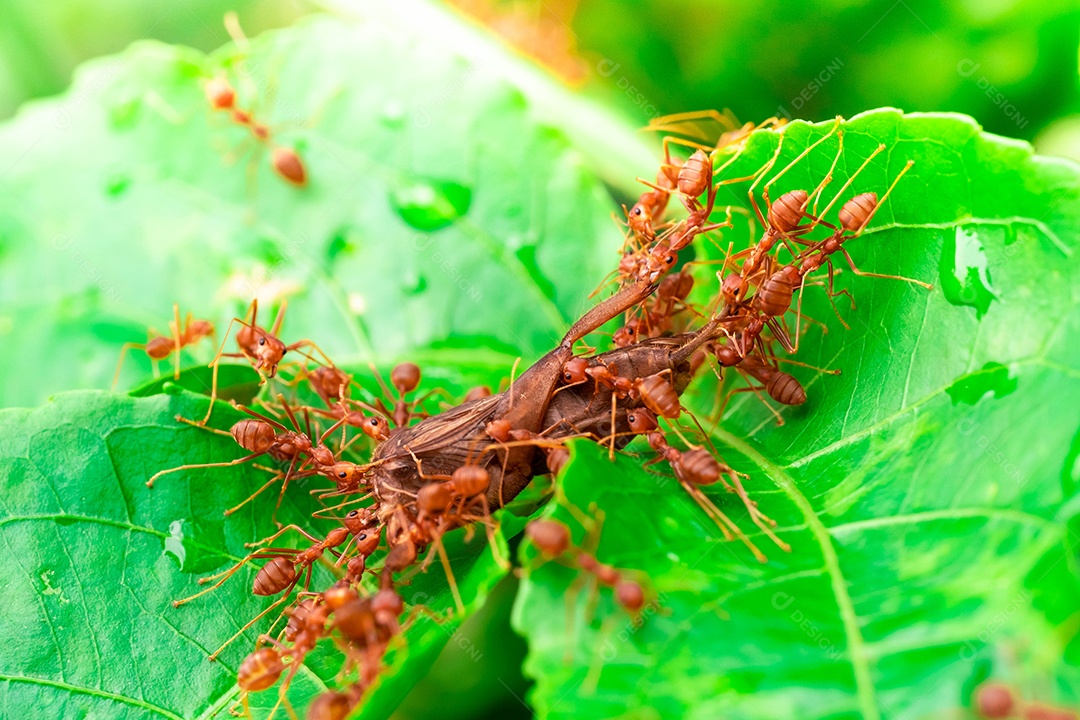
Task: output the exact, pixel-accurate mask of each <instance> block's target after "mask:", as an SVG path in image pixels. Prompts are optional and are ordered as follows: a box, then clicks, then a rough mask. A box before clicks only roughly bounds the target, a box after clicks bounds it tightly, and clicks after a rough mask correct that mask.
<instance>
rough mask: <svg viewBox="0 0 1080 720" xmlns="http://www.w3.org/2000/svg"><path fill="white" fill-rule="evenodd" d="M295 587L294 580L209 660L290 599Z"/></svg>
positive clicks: (211, 659) (214, 658) (211, 656)
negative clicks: (283, 592) (282, 593)
mask: <svg viewBox="0 0 1080 720" xmlns="http://www.w3.org/2000/svg"><path fill="white" fill-rule="evenodd" d="M294 587H296V583H295V582H294V583H293V584H292V585H291V586H290V587H289V588H288V589H287V590H285V594H284V595H282V596H281V597H280V598H278V599H277V600H275V601H274V602H273V603H271V605H270V606H269V607H267V608H266V609H265V610H263V611H262V612H261V613H259V614H258V615H256V616H255V617H253V618H252V619H251V620H250V621H249V622H248V623H247V624H246V625H244V627H242V628H240V629H239V630H237V631H236V633H235V634H234V635H233V636H232V637H231V638H229V639H228V640H226V641H225V642H224V643H223V644H222V646H221V647H219V648H218V649H217V650H215V651H214V652H213V653H212V654H211V655H210V657H209V658H207V659H208V660H210V662H214V661H215V660H217V657H218V655H220V654H221V651H222V650H224V649H225V648H227V647H228V646H229V645H231V644H232V642H233V641H234V640H236V639H237V638H238V637H240V636H241V635H243V634H244V633H245V632H247V630H248V628H250V627H251V626H252V625H254V624H255V623H257V622H258V621H259V620H262V619H263V618H264V617H266V615H267V614H269V612H270V611H271V610H273V609H274V608H276V607H277V606H278V605H281V604H282V603H283V602H285V601H286V600H288V599H289V595H290V594H291V593H292V590H293V588H294Z"/></svg>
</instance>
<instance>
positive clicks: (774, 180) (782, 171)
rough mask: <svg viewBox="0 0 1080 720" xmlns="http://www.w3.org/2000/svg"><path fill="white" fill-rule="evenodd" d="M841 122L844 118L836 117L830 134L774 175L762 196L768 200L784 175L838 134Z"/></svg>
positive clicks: (807, 148)
mask: <svg viewBox="0 0 1080 720" xmlns="http://www.w3.org/2000/svg"><path fill="white" fill-rule="evenodd" d="M841 120H843V118H842V117H840V116H839V115H837V116H836V120H835V121H833V124H832V127H831V128H829V132H827V133H825V134H824V135H822V136H821V137H820V138H818V139H817V140H815V141H814V142H812V143H810V144H809V145H808V146H807V147H806V149H805V150H803V151H802V152H801V153H799V154H798V155H796V156H795V159H794V160H792V161H791V162H789V163H788V164H787V165H786V166H785V167H784V169H783V170H781V171H780V172H778V173H777V174H776V175H774V176H773V178H772V179H771V180H769V182H767V183H765V186H764V187H763V188H762V189H761V192H762V194H763V195H764V196H765V198H766V199H768V197H769V188H770V187H772V185H773V184H774V183H775V182H776V181H777V180H779V179H780V178H782V177H783V176H784V175H785V174H786V173H787V171H788V170H790V169H791V168H793V167H795V165H796V164H798V162H799V161H800V160H802V159H803V158H804V157H806V156H807V155H809V154H810V153H811V152H813V150H814V148H816V147H817V146H818V145H820V144H821V143H823V142H825V141H826V140H828V139H829V138H830V137H832V136H833V135H835V134H836V132H837V130H838V128H839V127H840V121H841ZM777 150H778V151H779V148H777Z"/></svg>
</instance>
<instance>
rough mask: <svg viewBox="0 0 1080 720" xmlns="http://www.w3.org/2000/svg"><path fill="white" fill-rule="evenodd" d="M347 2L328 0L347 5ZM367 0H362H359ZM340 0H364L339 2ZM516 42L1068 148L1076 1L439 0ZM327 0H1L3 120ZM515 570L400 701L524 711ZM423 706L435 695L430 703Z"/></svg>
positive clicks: (596, 84) (1076, 80) (669, 81)
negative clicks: (138, 55)
mask: <svg viewBox="0 0 1080 720" xmlns="http://www.w3.org/2000/svg"><path fill="white" fill-rule="evenodd" d="M346 1H347V0H342V2H346ZM371 1H375V0H371ZM349 4H350V6H351V7H354V8H355V7H356V6H357V5H362V4H363V3H358V2H355V1H354V2H350V3H349ZM452 4H453V5H455V6H456V7H457V8H458V9H459V10H460V11H461V12H462V13H465V14H467V15H469V16H471V17H473V18H474V19H475V21H476V22H477V23H481V24H483V25H486V26H487V27H489V28H490V29H491V30H492V32H495V33H497V34H499V35H500V36H502V37H503V38H504V40H505V41H506V42H507V43H508V44H510V45H512V46H513V47H515V48H516V49H517V50H518V51H519V52H521V53H522V54H525V55H529V56H532V57H534V58H535V59H536V60H537V62H539V63H541V64H543V65H545V66H546V67H548V68H549V69H550V70H551V71H552V72H554V73H555V74H557V75H559V76H560V77H562V78H563V79H564V81H565V82H566V83H567V84H569V85H571V86H573V87H576V88H578V89H580V91H581V92H582V93H585V94H587V95H591V96H594V97H597V98H598V99H601V100H603V101H604V102H607V103H609V104H614V105H616V106H618V107H621V108H622V109H623V110H624V111H625V112H626V113H627V114H628V115H629V116H630V117H631V118H632V119H633V120H634V121H637V122H639V123H641V124H644V123H646V122H647V121H648V120H649V119H650V118H653V117H656V116H658V115H662V114H667V113H674V112H680V111H686V110H696V109H703V108H728V109H730V110H731V111H732V112H733V113H734V114H735V116H736V117H738V119H739V120H741V121H755V122H759V121H762V120H764V119H766V118H768V117H771V116H780V117H790V118H804V119H811V120H820V119H824V118H827V117H831V116H833V115H836V114H844V115H852V114H854V113H857V112H859V111H861V110H866V109H870V108H874V107H880V106H885V105H892V106H898V107H900V108H903V109H904V110H908V111H916V110H926V111H929V110H949V111H956V112H960V113H965V114H968V115H972V116H973V117H975V118H976V119H977V120H978V121H979V122H980V123H981V124H982V125H983V126H984V127H985V128H986V129H987V130H989V131H992V132H995V133H999V134H1002V135H1007V136H1010V137H1016V138H1022V139H1025V140H1031V141H1033V142H1035V143H1036V146H1037V147H1038V148H1039V150H1040V151H1042V152H1044V153H1048V154H1057V155H1064V156H1070V157H1073V158H1076V159H1080V72H1078V66H1080V52H1078V49H1080V5H1078V4H1077V3H1075V2H1068V1H1059V2H1054V1H1053V0H1044V1H1041V2H1030V1H1010V0H992V1H989V2H987V1H983V0H967V1H962V0H953V1H952V2H946V3H936V2H927V1H923V0H881V1H876V0H875V1H866V0H862V1H860V0H817V1H816V2H803V3H776V2H767V1H766V0H722V1H711V0H593V1H592V2H582V3H577V2H566V1H565V0H528V1H513V2H505V1H504V2H500V1H499V0H454V2H452ZM333 7H334V4H333V3H332V2H331V3H329V4H328V5H319V6H317V5H314V4H312V3H308V2H301V1H300V0H231V1H230V0H180V1H179V2H174V3H156V2H147V1H146V0H143V1H139V0H51V1H50V2H44V3H43V2H37V1H34V0H0V119H4V118H8V117H11V116H12V115H13V114H14V113H15V112H16V110H17V108H18V107H19V105H21V104H22V103H24V102H26V101H29V100H32V99H34V98H40V97H46V96H49V95H53V94H56V93H58V92H61V91H62V90H63V89H64V88H65V87H67V85H68V84H69V82H70V80H71V76H72V72H73V70H74V68H75V67H76V66H77V65H78V64H79V63H81V62H83V61H84V60H87V59H89V58H92V57H95V56H99V55H104V54H109V53H113V52H117V51H119V50H121V49H123V48H124V47H126V46H127V45H128V44H130V43H131V42H133V41H135V40H138V39H143V38H153V39H158V40H162V41H166V42H172V43H180V44H185V45H190V46H193V47H196V48H199V49H201V50H206V51H209V50H212V49H214V48H217V47H218V46H220V45H222V44H224V43H225V42H227V41H228V40H229V35H228V33H227V32H226V30H225V26H224V23H223V21H222V19H223V17H224V15H225V13H226V12H228V11H236V12H237V13H238V16H239V19H240V25H241V26H242V27H243V28H244V30H245V32H246V33H247V34H249V35H255V34H257V33H259V32H261V31H263V30H266V29H269V28H274V27H281V26H285V25H288V24H290V23H291V22H293V21H294V20H295V19H296V18H298V17H300V16H301V15H304V14H306V13H309V12H314V11H319V10H321V9H329V10H332V9H333ZM514 588H515V586H514V583H513V582H508V583H504V584H503V586H501V587H500V589H499V591H498V592H497V593H496V594H495V595H494V596H493V598H492V602H490V603H489V605H488V607H487V608H486V609H485V611H484V612H483V613H481V614H480V615H478V616H477V617H474V618H472V619H471V620H470V621H469V624H468V625H467V626H466V627H465V628H463V631H462V635H464V636H465V637H469V638H472V639H473V642H471V643H469V644H468V645H467V646H464V647H463V646H461V645H459V644H455V643H451V644H449V645H448V647H447V649H446V651H445V652H444V655H443V657H442V658H441V659H440V661H439V663H438V664H437V665H436V667H435V669H434V670H433V671H432V672H431V674H430V676H429V677H428V678H427V679H426V680H425V681H424V682H423V683H422V684H421V685H419V686H418V687H417V688H416V689H415V691H414V692H413V694H412V695H411V696H410V698H408V699H407V700H406V702H405V703H404V704H403V706H402V707H401V709H400V710H399V713H398V717H399V718H402V719H404V718H414V717H415V718H419V717H425V716H427V715H429V714H430V712H431V710H432V708H433V707H437V708H438V711H439V715H440V718H441V720H455V719H456V718H466V717H485V716H486V717H499V718H508V717H528V716H529V715H530V712H529V710H528V708H527V707H526V706H525V704H524V702H523V700H522V698H524V697H525V692H526V689H527V683H526V681H525V680H524V679H523V678H522V676H521V674H520V672H519V671H518V670H517V669H518V668H520V665H521V662H522V660H523V658H524V654H525V645H524V642H523V641H522V640H521V639H520V638H519V637H517V636H516V635H515V634H514V633H513V631H512V630H511V629H510V626H509V621H508V616H509V608H510V603H511V601H512V598H513V592H514ZM433 703H436V704H434V705H433Z"/></svg>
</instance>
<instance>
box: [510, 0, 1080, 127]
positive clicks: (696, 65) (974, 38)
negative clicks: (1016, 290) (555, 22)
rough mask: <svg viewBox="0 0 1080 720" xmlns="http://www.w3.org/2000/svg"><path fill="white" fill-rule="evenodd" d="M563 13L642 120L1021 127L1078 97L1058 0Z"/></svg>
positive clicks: (601, 78)
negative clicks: (958, 121)
mask: <svg viewBox="0 0 1080 720" xmlns="http://www.w3.org/2000/svg"><path fill="white" fill-rule="evenodd" d="M495 2H496V4H506V3H505V2H504V3H499V0H495ZM511 4H512V0H511ZM543 12H555V11H553V10H551V9H550V7H549V6H548V5H546V4H545V5H544V9H543ZM563 17H564V18H565V19H566V21H567V22H571V23H572V32H573V33H574V37H575V39H576V41H577V43H578V45H579V46H581V47H583V48H587V49H588V50H589V51H591V52H590V53H589V58H588V59H589V60H590V65H591V66H592V67H593V68H595V74H594V78H595V79H597V83H596V85H597V86H598V89H599V90H601V91H602V92H604V94H605V95H607V96H609V97H610V99H611V101H612V102H617V103H622V104H623V105H626V106H627V107H628V108H630V109H632V110H634V111H636V112H638V113H639V114H640V116H641V117H649V116H651V115H653V114H657V113H673V112H682V111H684V110H688V109H689V110H698V109H704V108H717V109H721V108H725V107H726V108H731V109H732V110H733V111H734V112H735V114H736V115H737V116H738V117H739V118H740V119H741V120H743V121H746V120H753V121H760V120H762V119H764V118H766V117H770V116H773V115H780V116H786V117H788V118H792V117H795V118H807V119H818V118H827V117H831V116H835V115H837V114H844V115H850V114H853V113H857V112H860V111H863V110H866V109H868V108H874V107H880V106H896V107H902V108H905V109H907V110H949V111H955V112H963V113H966V114H969V115H973V116H974V117H976V118H978V120H979V121H980V122H981V123H982V124H983V125H985V126H986V128H987V129H989V130H992V131H994V132H998V133H1002V134H1005V135H1010V136H1018V137H1024V138H1031V137H1033V136H1034V135H1035V133H1036V132H1037V131H1038V130H1039V129H1040V128H1041V127H1043V126H1044V125H1046V124H1047V123H1048V122H1050V121H1051V120H1053V119H1054V118H1056V117H1059V116H1060V115H1062V114H1064V113H1065V112H1068V111H1072V112H1075V111H1077V109H1078V108H1080V82H1078V78H1077V74H1076V57H1077V51H1078V48H1080V13H1078V11H1077V6H1076V3H1074V2H1070V0H1058V1H1051V2H1036V1H1034V0H1015V1H1014V2H1002V3H993V4H988V3H978V2H947V3H938V2H930V1H929V0H906V1H905V2H893V1H892V0H870V1H868V2H849V1H848V0H817V1H815V2H803V3H789V4H786V5H784V6H783V7H779V6H776V5H775V4H773V3H770V2H767V1H765V0H726V1H724V2H715V1H714V0H679V2H671V1H670V0H636V1H634V2H629V3H628V2H619V1H617V0H601V1H600V2H591V3H582V4H581V7H580V10H579V11H578V12H577V14H576V15H574V16H573V17H572V18H570V17H569V16H567V15H566V14H565V12H564V13H563Z"/></svg>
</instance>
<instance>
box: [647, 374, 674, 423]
mask: <svg viewBox="0 0 1080 720" xmlns="http://www.w3.org/2000/svg"><path fill="white" fill-rule="evenodd" d="M638 391H639V392H640V393H641V399H642V401H644V403H645V406H646V407H648V408H649V409H650V410H652V411H653V412H654V413H656V414H657V415H659V416H660V417H665V418H668V419H675V418H677V417H679V415H680V414H681V413H682V405H681V404H680V403H679V394H678V393H677V392H675V388H673V387H671V383H669V382H668V381H667V380H665V379H664V378H663V377H662V376H661V375H659V374H657V375H650V376H649V377H647V378H644V379H642V380H641V381H640V383H639V384H638Z"/></svg>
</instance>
